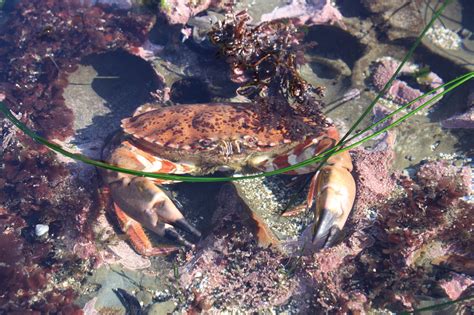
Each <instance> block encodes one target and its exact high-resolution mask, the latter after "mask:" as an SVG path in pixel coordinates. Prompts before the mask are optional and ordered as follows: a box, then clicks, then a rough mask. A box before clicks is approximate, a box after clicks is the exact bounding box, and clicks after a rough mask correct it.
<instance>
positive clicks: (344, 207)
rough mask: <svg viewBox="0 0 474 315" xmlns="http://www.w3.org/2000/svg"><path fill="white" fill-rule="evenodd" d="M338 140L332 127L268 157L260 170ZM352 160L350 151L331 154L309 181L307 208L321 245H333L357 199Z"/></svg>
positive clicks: (309, 167) (285, 163) (311, 153)
mask: <svg viewBox="0 0 474 315" xmlns="http://www.w3.org/2000/svg"><path fill="white" fill-rule="evenodd" d="M338 140H339V133H338V132H337V130H336V129H335V128H329V129H328V130H327V132H326V134H325V136H324V137H320V138H315V139H308V140H307V141H305V142H303V143H301V144H299V145H297V146H296V147H295V148H293V150H292V151H291V152H290V153H289V154H286V155H281V156H278V157H276V158H275V159H273V160H266V161H264V162H263V163H262V164H261V165H256V167H258V168H259V169H262V170H266V171H270V170H274V169H278V168H282V167H287V166H290V165H293V164H296V163H299V162H302V161H304V160H307V159H309V158H311V157H313V156H315V155H317V154H319V153H322V152H324V151H326V150H327V149H330V148H332V147H333V146H334V145H335V143H336V142H337V141H338ZM317 167H318V165H307V166H305V167H302V168H299V169H297V170H295V171H292V172H288V173H287V174H291V175H297V174H308V173H311V172H314V171H315V170H317ZM351 171H352V161H351V157H350V155H349V153H348V152H342V153H339V154H337V155H333V156H331V157H330V158H329V159H328V160H327V161H326V164H325V165H324V166H323V167H321V168H320V169H319V171H318V172H317V173H316V174H315V175H314V176H313V178H312V179H311V182H310V188H309V192H308V196H307V199H306V204H307V209H308V208H309V209H311V208H312V209H313V211H314V216H315V225H314V236H315V237H314V240H313V242H315V244H316V245H317V247H318V248H325V247H329V246H331V245H333V244H334V243H335V241H336V240H337V236H338V235H339V233H338V232H339V231H340V230H342V228H343V226H344V224H345V222H346V220H347V217H348V216H349V213H350V212H351V209H352V205H353V203H354V199H355V191H356V189H355V182H354V178H353V177H352V175H351Z"/></svg>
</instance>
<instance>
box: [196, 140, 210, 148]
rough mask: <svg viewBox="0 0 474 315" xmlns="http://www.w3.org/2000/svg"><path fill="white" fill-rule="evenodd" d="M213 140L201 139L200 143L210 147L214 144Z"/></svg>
mask: <svg viewBox="0 0 474 315" xmlns="http://www.w3.org/2000/svg"><path fill="white" fill-rule="evenodd" d="M212 143H213V142H212V140H211V139H201V140H199V144H200V145H201V146H202V147H204V148H209V147H211V146H212Z"/></svg>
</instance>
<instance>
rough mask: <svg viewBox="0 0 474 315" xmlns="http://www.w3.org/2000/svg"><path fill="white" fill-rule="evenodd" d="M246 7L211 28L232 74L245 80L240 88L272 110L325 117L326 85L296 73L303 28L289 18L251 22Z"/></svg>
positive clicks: (232, 77)
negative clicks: (323, 113)
mask: <svg viewBox="0 0 474 315" xmlns="http://www.w3.org/2000/svg"><path fill="white" fill-rule="evenodd" d="M250 22H251V18H250V16H249V15H248V13H247V12H246V11H241V12H239V13H237V14H234V13H229V14H226V16H225V19H224V21H219V22H218V23H217V24H215V25H214V26H213V28H212V30H211V31H210V32H209V38H210V40H211V42H212V43H213V44H215V45H217V46H218V47H219V51H220V54H221V55H223V56H224V57H225V58H226V61H227V62H228V63H229V65H230V68H231V79H232V81H234V82H236V83H240V84H241V85H242V86H241V87H240V88H239V89H238V90H237V93H238V94H240V95H243V96H246V97H248V98H250V99H253V100H259V101H261V102H263V103H264V104H265V105H266V106H269V107H270V110H271V111H273V112H279V113H282V114H283V113H286V112H288V110H291V111H292V112H293V113H295V114H298V115H302V116H306V117H314V119H319V120H318V121H319V122H321V121H324V119H323V117H322V115H321V112H320V109H321V107H322V106H323V105H324V104H323V102H322V101H321V100H320V99H317V98H316V97H318V98H320V97H323V95H324V88H323V87H313V86H312V85H311V84H309V83H308V82H307V81H306V80H304V79H303V78H302V77H301V76H300V75H299V73H298V70H297V68H298V67H299V65H301V64H303V63H304V57H303V50H304V49H305V48H307V47H308V46H312V45H313V44H303V43H302V38H303V34H302V33H301V32H299V31H298V29H297V28H296V26H295V25H293V23H292V22H291V21H284V20H275V21H268V22H263V23H260V24H258V25H255V26H253V25H251V24H250Z"/></svg>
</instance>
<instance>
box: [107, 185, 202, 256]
mask: <svg viewBox="0 0 474 315" xmlns="http://www.w3.org/2000/svg"><path fill="white" fill-rule="evenodd" d="M109 186H110V191H111V194H112V199H113V201H114V203H115V205H116V211H117V208H119V209H120V210H121V211H123V213H124V214H125V215H126V216H129V217H130V218H132V219H133V220H135V221H137V222H138V223H140V224H142V225H143V226H145V227H146V228H147V229H148V230H150V231H153V232H154V233H156V234H158V235H160V236H162V237H165V238H167V239H170V240H172V241H175V242H178V243H180V244H181V245H184V246H186V247H188V248H192V247H193V245H192V244H191V243H190V242H189V241H187V240H186V239H185V238H183V237H182V236H181V235H179V234H178V232H177V231H176V229H180V230H183V231H185V232H187V233H189V234H192V235H194V236H195V237H196V238H200V237H201V233H200V232H199V231H198V230H197V229H196V228H194V227H193V226H192V225H191V224H190V223H189V222H188V221H187V220H186V219H185V218H184V216H183V215H182V214H181V212H180V211H179V210H178V208H176V206H175V205H174V203H173V202H172V201H171V199H170V198H169V197H168V196H167V195H166V194H165V193H164V192H163V191H162V190H161V189H160V188H158V187H157V186H156V185H155V184H154V183H153V182H152V181H151V180H149V179H147V178H143V177H121V178H120V179H119V180H116V181H114V182H112V183H110V184H109ZM122 216H123V215H122ZM126 228H127V227H125V228H124V229H126ZM132 242H133V239H132ZM142 242H143V240H142ZM135 247H136V246H135Z"/></svg>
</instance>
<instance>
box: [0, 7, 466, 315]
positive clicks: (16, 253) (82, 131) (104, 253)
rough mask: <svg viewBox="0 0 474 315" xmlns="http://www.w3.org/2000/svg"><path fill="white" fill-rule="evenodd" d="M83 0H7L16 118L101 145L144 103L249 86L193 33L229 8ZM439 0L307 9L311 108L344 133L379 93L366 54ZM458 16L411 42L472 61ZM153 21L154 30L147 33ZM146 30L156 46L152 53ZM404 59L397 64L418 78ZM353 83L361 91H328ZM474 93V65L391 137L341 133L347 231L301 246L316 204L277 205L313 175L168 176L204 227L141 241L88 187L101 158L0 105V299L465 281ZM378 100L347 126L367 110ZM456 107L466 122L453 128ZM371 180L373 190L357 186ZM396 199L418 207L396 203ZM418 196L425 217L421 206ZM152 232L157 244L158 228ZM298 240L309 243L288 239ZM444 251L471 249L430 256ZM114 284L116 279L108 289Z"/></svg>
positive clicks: (370, 306) (2, 58)
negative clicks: (206, 180)
mask: <svg viewBox="0 0 474 315" xmlns="http://www.w3.org/2000/svg"><path fill="white" fill-rule="evenodd" d="M78 2H80V1H78ZM78 2H76V1H38V2H37V3H36V2H35V3H28V1H4V2H0V6H2V10H1V11H0V34H1V35H0V62H1V66H0V74H1V75H0V93H2V94H5V96H6V100H5V103H6V105H7V106H8V107H9V108H11V110H12V111H13V112H14V113H15V114H16V116H17V117H18V118H19V119H21V120H22V122H23V123H26V124H27V125H28V127H30V128H32V129H33V130H35V131H36V132H38V133H39V134H41V135H44V136H46V137H47V138H48V139H49V140H51V141H54V142H56V143H58V144H60V145H61V146H63V147H64V148H66V149H68V150H69V151H72V152H77V153H82V154H84V155H86V156H88V157H91V158H94V159H98V160H100V159H102V154H101V151H102V148H103V146H104V143H105V142H106V141H107V139H108V138H109V137H110V135H111V134H113V133H114V132H116V131H117V130H118V129H119V128H120V121H121V119H123V118H126V117H129V116H131V115H132V114H133V112H134V111H135V109H136V108H137V107H139V106H140V105H143V104H145V103H148V102H153V101H156V100H157V99H163V98H164V99H166V102H165V106H169V105H176V104H186V103H208V102H246V101H248V100H247V99H246V98H245V97H243V96H240V95H237V94H236V89H237V87H238V84H237V83H232V82H231V81H230V79H229V77H230V70H229V65H228V64H227V63H226V62H225V60H224V58H222V57H221V56H219V55H218V54H217V50H216V48H215V47H213V46H212V45H211V43H210V42H209V41H208V40H207V39H205V37H202V34H205V33H206V30H207V29H208V28H209V27H210V26H209V23H208V22H207V18H204V17H203V16H216V18H217V19H219V18H222V17H223V10H224V8H223V7H220V8H219V7H211V8H207V9H205V8H203V9H202V11H201V12H199V14H197V13H198V12H195V13H194V14H197V16H196V17H192V18H191V19H190V20H189V21H188V25H191V26H193V27H194V32H195V33H194V34H193V35H191V36H190V38H189V39H187V40H184V39H183V34H185V33H186V32H188V31H189V29H188V28H187V27H184V28H183V25H169V23H167V22H166V18H165V15H166V13H167V12H168V14H171V15H172V14H174V15H175V16H176V15H177V14H178V13H180V12H181V13H182V12H184V10H185V8H183V7H179V6H175V5H174V4H172V3H171V2H170V3H169V4H168V5H169V7H167V8H166V9H163V8H162V10H161V11H160V10H159V9H158V8H156V7H153V8H152V9H150V8H149V7H144V6H143V5H140V4H139V3H140V1H131V3H133V7H132V8H127V9H126V10H118V9H117V8H116V7H101V6H98V7H96V9H95V8H94V7H89V6H88V5H86V4H84V3H83V2H81V3H82V5H80V6H78V5H77V3H78ZM98 2H100V1H98ZM104 2H115V3H116V4H117V5H122V4H124V3H125V4H127V3H128V1H104ZM237 2H238V3H237V4H236V6H235V10H236V11H239V10H242V9H248V11H249V13H250V15H251V16H252V17H253V20H254V21H259V19H260V18H261V16H262V14H268V13H270V12H272V10H273V9H274V8H277V7H279V6H283V5H284V4H285V2H284V1H237ZM296 2H298V1H295V3H296ZM323 2H324V1H321V4H322V3H323ZM308 3H313V5H310V4H308V5H306V6H305V7H299V8H296V7H292V9H291V10H290V9H288V14H290V13H292V12H294V11H292V10H296V11H297V13H298V12H299V13H298V15H297V18H298V19H300V18H302V17H301V16H303V15H305V14H306V15H308V14H310V15H311V16H312V17H314V16H317V14H319V12H320V11H319V7H318V6H317V3H319V1H308ZM15 5H18V7H15ZM439 5H440V3H439V2H438V1H427V3H425V4H423V5H421V6H420V7H417V6H416V5H415V4H407V5H404V6H401V7H399V8H398V7H395V6H394V5H393V4H392V3H391V1H383V0H380V1H373V2H372V4H365V5H363V4H360V3H354V2H351V1H336V7H337V8H338V9H339V10H340V13H341V14H342V20H339V21H333V22H334V23H332V24H330V23H325V24H324V25H310V24H311V22H310V20H308V19H306V21H305V22H306V23H307V24H308V25H307V26H304V27H302V30H303V32H304V34H305V37H304V42H306V43H310V42H316V43H317V44H316V45H315V46H310V47H308V48H307V49H306V50H305V51H304V59H305V60H306V63H305V64H303V65H301V66H300V67H299V69H298V70H299V73H300V74H301V76H302V77H303V78H304V79H305V80H306V81H307V82H308V83H310V84H312V85H314V86H324V87H326V93H325V97H324V102H325V103H326V104H327V106H326V107H325V108H323V112H324V113H326V115H327V116H328V117H330V118H331V119H332V120H333V121H334V124H335V125H336V126H337V127H338V129H339V130H340V133H341V134H344V133H345V132H346V131H347V130H348V129H349V128H350V126H351V125H352V124H353V123H354V122H355V121H356V119H357V118H358V117H359V116H360V115H361V114H362V113H363V112H364V110H365V108H367V106H369V104H370V102H371V100H372V99H374V97H375V96H376V95H377V90H376V85H377V83H375V82H374V80H373V73H374V71H375V66H376V61H377V60H378V59H379V58H382V57H391V58H393V59H395V60H402V58H403V56H404V55H405V54H406V53H407V51H408V49H409V48H410V46H411V45H412V44H413V42H414V40H415V38H416V36H417V35H418V34H419V32H420V31H421V29H422V28H423V27H424V25H426V23H427V22H428V21H429V19H430V18H431V16H432V12H433V9H436V8H438V7H439ZM102 10H103V11H102ZM173 10H176V11H173ZM180 10H181V11H180ZM298 10H300V11H298ZM104 12H105V13H104ZM127 12H128V13H127ZM132 12H133V14H132ZM170 12H173V13H170ZM470 16H471V17H472V16H474V6H473V5H472V3H470V2H469V1H462V0H459V1H453V3H452V4H450V5H449V6H448V7H447V9H446V10H445V11H444V13H443V15H442V17H441V22H437V23H435V28H434V29H433V31H430V32H429V34H428V35H427V36H426V38H424V39H423V40H422V44H421V46H420V47H419V48H418V49H417V50H416V51H415V53H414V55H413V57H412V58H411V59H410V60H409V62H411V63H412V64H413V65H414V67H418V70H420V69H421V68H425V67H427V69H428V70H429V71H431V72H433V73H435V74H436V75H438V76H439V77H440V78H441V79H442V80H443V81H444V82H448V81H449V80H452V79H454V78H455V77H457V76H460V75H462V74H465V73H468V72H471V71H474V52H473V48H474V44H473V43H474V37H473V35H472V32H473V31H474V26H473V19H472V18H469V17H470ZM333 18H334V17H333ZM169 19H171V18H169ZM38 21H39V22H38ZM63 21H70V22H69V24H68V23H65V24H62V22H63ZM78 21H82V22H78ZM81 23H82V24H81ZM321 23H322V22H321ZM68 25H70V27H69V26H68ZM73 25H74V26H73ZM77 25H80V26H77ZM88 25H89V26H88ZM90 25H94V26H90ZM146 25H148V26H146ZM74 27H76V28H77V30H78V32H77V33H75V31H74V30H72V28H74ZM11 34H15V35H13V36H12V35H11ZM108 35H110V36H108ZM78 38H81V40H77V39H78ZM147 40H149V41H150V42H151V43H152V44H154V45H157V46H150V45H148V46H146V45H144V43H145V44H147V43H148V42H147ZM143 47H145V49H148V50H150V49H151V48H154V49H156V50H155V53H154V54H152V55H150V54H148V55H146V56H145V55H144V54H143V51H144V50H140V49H141V48H143ZM150 47H151V48H150ZM415 75H416V71H414V72H412V73H411V74H405V75H403V76H400V77H399V78H400V79H401V80H404V81H405V82H407V84H409V85H412V86H413V87H415V88H419V89H421V90H422V91H423V92H426V91H428V90H429V88H427V87H426V86H422V85H421V84H419V83H417V82H416V79H415V78H414V76H415ZM354 90H356V91H358V97H357V98H355V99H349V100H348V101H346V102H340V100H341V98H344V97H345V96H347V95H348V92H349V91H354ZM163 91H165V92H163ZM163 94H164V95H165V96H163ZM469 95H471V96H469ZM402 97H404V95H402V96H400V98H402ZM168 98H169V100H167V99H168ZM348 98H349V97H348ZM394 98H395V97H392V98H391V99H389V98H383V99H382V100H380V102H379V105H380V106H382V108H385V109H387V110H390V111H392V110H395V109H397V108H398V107H399V106H401V105H400V104H397V103H396V100H395V101H394ZM473 100H474V85H473V82H468V83H466V84H464V85H463V86H461V87H459V88H457V89H456V90H455V91H454V92H453V93H451V94H448V95H446V96H444V98H443V99H442V100H441V101H440V102H438V103H437V104H436V105H434V106H432V107H431V108H429V109H427V110H423V111H422V112H420V113H419V114H416V115H415V116H413V117H411V118H410V119H409V120H408V121H406V122H404V123H403V124H402V125H400V126H398V127H397V128H394V129H392V130H390V135H389V137H387V138H383V137H381V138H377V139H375V140H372V141H369V142H367V143H365V144H364V146H365V150H363V149H362V148H359V149H356V150H355V151H353V152H352V154H353V159H354V164H355V172H354V174H355V177H356V182H357V184H358V185H360V186H358V189H359V195H358V196H357V199H356V206H355V208H354V210H353V214H352V215H351V217H350V218H349V221H348V224H347V225H346V227H345V232H344V233H343V237H342V240H341V243H340V244H339V245H337V246H336V247H334V248H332V249H327V250H324V251H322V252H321V251H320V252H314V248H312V247H311V246H310V247H311V248H308V247H305V246H306V245H305V244H307V243H305V237H306V238H307V237H308V235H309V234H308V231H309V230H308V229H307V227H308V226H309V225H310V223H311V222H312V220H313V218H312V214H310V213H308V211H306V212H304V211H303V212H301V213H300V214H298V215H296V216H292V217H281V216H280V215H279V213H280V212H281V211H283V210H284V209H286V208H287V207H289V208H292V207H293V206H295V205H301V203H302V202H304V199H305V192H306V191H307V189H305V188H304V187H303V188H302V189H300V188H301V187H302V184H303V183H304V180H301V178H300V179H299V180H298V178H297V177H289V176H285V175H279V176H274V177H268V178H265V179H255V180H245V181H239V182H236V184H235V186H236V190H234V189H233V188H229V186H227V185H228V184H219V183H216V184H196V183H182V184H177V185H172V186H170V187H169V191H168V192H167V193H168V194H169V195H170V196H172V199H173V200H174V201H175V202H176V203H177V204H178V205H179V208H180V209H181V210H182V212H183V214H184V215H185V217H186V218H187V219H188V220H189V221H190V222H191V223H192V224H193V225H194V226H196V227H197V228H198V229H199V230H200V231H201V232H202V233H203V237H202V239H201V240H200V241H199V242H197V248H196V249H195V250H194V251H186V252H185V251H181V252H180V253H179V254H177V255H176V254H173V255H170V256H166V257H153V258H147V257H143V256H140V255H138V254H137V253H136V252H134V250H133V249H132V248H131V247H130V246H129V242H128V238H127V237H126V235H125V234H124V233H123V232H122V231H121V230H120V228H119V226H118V222H117V219H116V218H115V217H114V216H113V215H112V211H111V205H110V203H109V202H110V199H108V197H107V196H106V194H105V193H104V194H103V193H99V192H103V191H104V185H103V183H102V180H101V179H100V176H99V175H98V172H97V170H96V169H95V168H94V167H92V166H88V165H85V164H83V163H80V162H76V161H73V160H72V159H69V158H66V157H64V156H61V155H57V154H53V153H50V152H49V151H48V150H46V149H44V148H42V147H41V146H39V145H35V144H34V143H33V142H32V141H31V140H29V139H28V137H26V136H23V135H22V133H21V132H20V131H17V130H16V129H15V127H13V126H12V124H11V123H10V122H8V121H7V120H5V119H4V120H3V122H2V127H3V131H2V135H1V140H2V158H3V166H2V169H1V172H2V177H1V181H0V189H1V195H0V201H1V203H2V204H1V206H0V226H1V227H2V235H1V238H0V253H1V254H0V282H2V283H4V285H3V287H2V289H1V290H2V291H1V292H0V313H6V314H7V313H9V312H13V311H18V312H20V313H21V312H23V311H26V310H31V311H37V312H39V313H45V314H46V313H58V312H60V311H61V312H63V313H65V314H69V313H75V314H80V313H81V312H82V313H85V314H98V313H97V312H99V313H100V314H109V313H110V314H126V313H127V314H141V313H145V314H164V313H168V312H170V313H177V314H179V313H185V312H205V313H206V312H207V313H210V314H213V313H216V314H217V313H223V312H229V313H231V312H232V313H246V312H252V311H260V312H264V313H280V312H283V313H288V314H293V313H294V314H300V313H308V314H311V313H315V312H347V311H349V310H351V311H354V312H356V311H362V312H376V313H378V312H388V311H395V312H397V311H402V310H412V309H413V308H422V307H426V306H430V305H434V304H438V303H441V302H445V301H448V300H456V299H459V298H465V297H469V296H472V292H473V283H474V278H473V274H472V259H473V257H474V256H473V255H474V253H473V252H472V246H468V245H466V243H467V244H469V240H470V239H472V235H473V233H472V232H474V231H473V229H474V226H473V225H472V223H471V221H472V220H471V218H470V217H469V216H468V215H469V214H472V210H473V209H472V203H465V202H462V201H460V199H462V198H464V200H471V201H472V196H471V195H470V193H469V189H467V188H466V187H465V186H466V185H468V184H472V183H467V182H469V181H470V180H472V170H471V168H472V165H471V164H472V160H471V159H472V157H473V148H474V140H473V139H474V138H473V137H472V129H470V128H472V127H473V117H472V116H473V114H472V113H473V105H474V103H473ZM405 101H407V100H405ZM382 111H383V110H382ZM469 112H470V113H471V114H470V117H469V116H468V118H466V120H465V121H464V122H462V123H459V122H458V127H457V128H444V127H443V125H442V123H444V121H445V120H447V119H450V118H452V117H453V116H454V115H458V114H461V113H469ZM403 113H406V111H405V112H402V114H403ZM373 116H374V114H373V113H371V114H369V115H368V116H367V118H366V119H365V120H364V121H363V123H362V125H361V126H359V127H358V128H357V129H356V130H361V129H362V128H363V127H365V126H367V125H368V124H370V123H372V122H373V121H374V117H373ZM466 124H467V125H469V126H470V128H461V127H463V126H465V125H466ZM357 150H359V151H357ZM392 151H393V152H394V155H393V160H392V155H391V154H392V153H391V152H392ZM364 154H366V155H367V156H369V157H371V158H372V159H373V160H371V161H375V162H371V163H376V164H377V165H373V167H371V165H370V164H369V165H364V162H361V161H360V160H359V159H358V157H359V156H361V155H364ZM371 154H372V155H371ZM384 154H386V155H384ZM430 161H431V162H432V161H443V162H439V163H438V164H436V163H434V162H433V163H432V164H430ZM382 164H383V165H382ZM423 165H425V167H426V168H425V169H423ZM430 167H431V168H430ZM436 167H438V168H439V170H438V169H436ZM463 168H464V170H463ZM420 170H422V171H423V172H424V173H422V171H420ZM462 170H463V171H462ZM377 172H382V173H377ZM417 172H420V173H418V174H419V175H418V177H416V176H415V174H416V173H417ZM223 174H224V175H227V173H223ZM221 175H222V174H221ZM410 176H411V179H410ZM423 176H424V177H423ZM469 176H470V178H469ZM394 178H395V179H396V180H394ZM378 181H379V182H378ZM391 181H393V183H392V182H391ZM395 182H397V183H396V184H395ZM385 185H386V186H385ZM463 185H464V186H463ZM387 187H388V188H387ZM402 187H404V188H402ZM452 187H457V188H456V189H455V188H452ZM385 189H386V190H387V191H385ZM298 191H300V193H299V194H298ZM301 191H302V192H301ZM457 191H463V193H462V194H460V195H458V194H457ZM370 193H372V194H373V197H372V198H373V199H375V200H370V202H368V201H367V200H368V199H367V197H366V195H365V194H367V195H369V194H370ZM295 196H296V197H295ZM369 199H370V198H369ZM365 202H366V203H365ZM404 205H406V206H404ZM415 205H416V206H415ZM404 207H405V208H406V207H415V208H416V207H417V208H416V210H415V211H414V212H413V213H412V212H407V213H408V214H407V213H405V212H404V214H401V216H400V218H397V213H396V211H401V210H400V209H403V208H404ZM415 208H414V209H415ZM249 210H252V211H254V212H255V213H256V214H257V215H258V216H259V217H261V218H262V220H263V222H265V224H266V225H267V226H269V228H270V230H271V231H272V233H274V234H275V235H276V237H277V238H278V239H279V240H280V241H281V244H282V245H281V246H280V247H276V246H273V247H271V248H265V249H261V248H260V247H258V246H256V245H255V244H254V243H253V242H252V240H251V239H252V238H251V237H249V236H250V235H251V232H252V231H253V230H252V229H254V228H255V226H254V224H253V223H254V222H253V221H252V220H249V219H248V216H249V215H248V214H247V213H248V211H249ZM239 213H243V214H239ZM404 215H405V217H404ZM430 216H432V217H433V221H432V222H431V223H433V222H438V223H437V224H436V225H431V224H430V222H425V220H427V219H426V218H427V217H430ZM408 219H412V220H413V221H408ZM436 220H439V221H436ZM427 221H429V220H427ZM249 222H251V223H249ZM252 222H253V223H252ZM411 222H412V223H411ZM420 222H421V223H420ZM459 222H462V223H463V224H460V223H459ZM461 225H462V226H461ZM45 227H47V228H46V230H47V231H46V232H45V233H44V230H45V229H44V228H45ZM38 228H41V229H40V230H41V231H42V232H41V233H39V232H38ZM305 231H306V232H305ZM400 231H403V232H400ZM149 234H151V233H149ZM301 234H303V235H304V236H302V237H300V235H301ZM150 236H151V239H152V241H153V243H154V244H163V243H165V244H168V245H169V242H168V241H166V240H163V239H162V238H160V237H158V236H156V235H150ZM400 244H402V245H400ZM470 247H471V248H470ZM302 252H304V253H305V256H304V257H303V258H301V257H300V258H295V257H298V256H299V254H300V253H302ZM397 255H398V256H397ZM446 257H450V258H451V259H453V257H462V259H464V260H462V262H463V263H459V262H458V263H457V264H456V263H453V262H452V261H451V260H450V262H449V263H444V264H439V263H437V261H439V260H440V259H441V258H444V259H446ZM459 259H460V258H459ZM460 265H461V267H460ZM372 270H373V272H372ZM414 279H419V280H416V281H415V280H414ZM404 283H406V284H407V286H411V287H409V288H406V287H404ZM450 285H451V286H450ZM456 285H457V286H458V287H460V288H458V287H456ZM452 287H456V288H458V289H452ZM119 288H120V289H123V290H125V292H127V293H126V294H125V295H120V293H117V291H116V289H119ZM381 292H382V293H381ZM466 301H469V300H466ZM469 303H471V304H469ZM462 307H464V308H465V310H466V312H469V310H470V311H472V300H470V302H467V303H465V302H462V303H455V304H453V305H450V306H448V308H445V309H442V310H441V311H443V310H444V311H447V312H454V311H455V309H456V308H457V309H461V308H462Z"/></svg>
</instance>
